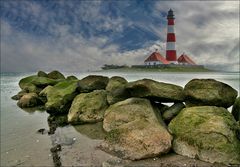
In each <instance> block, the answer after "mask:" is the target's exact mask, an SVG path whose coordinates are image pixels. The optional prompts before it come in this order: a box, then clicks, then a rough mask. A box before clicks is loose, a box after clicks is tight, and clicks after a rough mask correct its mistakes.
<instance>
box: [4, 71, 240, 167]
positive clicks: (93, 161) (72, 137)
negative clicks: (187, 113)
mask: <svg viewBox="0 0 240 167" xmlns="http://www.w3.org/2000/svg"><path fill="white" fill-rule="evenodd" d="M35 74H36V73H1V111H0V116H1V132H0V133H1V145H0V146H1V147H0V151H1V161H0V162H1V163H0V166H54V163H53V159H54V157H53V154H52V152H51V148H52V147H53V146H54V145H56V143H57V144H61V146H62V148H61V151H59V152H58V156H59V159H60V160H61V164H62V165H63V166H101V165H102V164H105V165H106V164H107V162H109V161H111V160H113V161H115V162H118V161H120V160H119V159H118V158H117V157H114V156H113V155H110V154H108V153H105V152H103V151H101V150H99V149H98V148H97V146H98V145H99V143H101V142H102V141H103V139H104V132H103V130H102V124H101V123H97V124H90V125H75V126H72V125H67V126H63V127H58V128H57V129H56V131H55V134H52V135H48V134H47V133H45V134H41V133H38V130H39V129H46V130H47V129H49V125H48V122H47V118H48V116H49V114H48V113H47V112H45V111H44V110H40V109H21V108H19V107H18V106H17V101H14V100H12V99H11V97H12V96H13V95H16V94H17V93H18V92H19V91H20V88H19V86H18V82H19V80H20V79H21V78H24V77H26V76H29V75H35ZM63 74H64V75H65V76H69V75H74V76H76V77H77V78H78V79H81V78H83V77H85V76H87V75H104V76H108V77H112V76H121V77H124V78H125V79H127V80H128V81H129V82H130V81H135V80H138V79H143V78H148V79H153V80H156V81H160V82H166V83H172V84H177V85H180V86H183V87H184V85H186V84H187V83H188V82H189V81H190V80H191V79H194V78H212V79H215V80H218V81H221V82H224V83H226V84H228V85H230V86H231V87H233V88H234V89H236V90H237V91H238V94H239V92H240V78H239V76H240V73H239V72H235V73H231V72H198V73H191V72H187V73H178V72H171V73H168V72H107V71H101V72H82V73H69V72H65V73H64V72H63ZM229 111H231V108H229Z"/></svg>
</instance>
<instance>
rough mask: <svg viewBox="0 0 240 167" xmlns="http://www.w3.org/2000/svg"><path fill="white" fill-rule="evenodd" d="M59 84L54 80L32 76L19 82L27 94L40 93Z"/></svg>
mask: <svg viewBox="0 0 240 167" xmlns="http://www.w3.org/2000/svg"><path fill="white" fill-rule="evenodd" d="M58 82H59V81H57V80H54V79H49V78H46V77H38V76H37V75H32V76H28V77H25V78H23V79H21V80H20V81H19V86H20V88H21V89H22V90H25V91H27V92H35V93H39V92H40V91H41V90H42V89H43V88H44V87H46V86H48V85H55V84H57V83H58Z"/></svg>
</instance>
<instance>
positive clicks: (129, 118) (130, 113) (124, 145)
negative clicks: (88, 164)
mask: <svg viewBox="0 0 240 167" xmlns="http://www.w3.org/2000/svg"><path fill="white" fill-rule="evenodd" d="M160 119H161V118H160V117H159V114H158V111H157V108H155V107H153V106H152V105H151V103H150V101H149V100H147V99H141V98H129V99H126V100H124V101H121V102H118V103H115V104H113V105H112V106H110V107H109V108H108V109H107V110H106V112H105V116H104V121H103V128H104V130H105V131H107V136H106V138H105V141H104V142H103V143H102V144H101V146H100V148H101V149H102V150H104V151H106V152H111V153H113V154H116V155H117V156H119V157H121V158H124V159H131V160H138V159H143V158H149V157H155V156H158V155H160V154H163V153H167V152H168V151H169V150H170V148H171V140H172V136H171V135H170V134H169V133H168V131H167V129H166V128H165V127H164V126H163V125H162V124H161V123H160V122H162V121H160Z"/></svg>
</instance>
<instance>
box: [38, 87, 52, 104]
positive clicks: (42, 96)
mask: <svg viewBox="0 0 240 167" xmlns="http://www.w3.org/2000/svg"><path fill="white" fill-rule="evenodd" d="M52 88H53V86H51V85H49V86H47V87H45V88H44V89H43V90H42V91H41V92H40V93H39V98H40V99H41V100H42V102H43V103H44V104H45V103H46V102H47V94H48V93H49V92H50V91H51V89H52Z"/></svg>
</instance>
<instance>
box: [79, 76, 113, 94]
mask: <svg viewBox="0 0 240 167" xmlns="http://www.w3.org/2000/svg"><path fill="white" fill-rule="evenodd" d="M108 81H109V78H108V77H105V76H100V75H89V76H87V77H85V78H83V79H81V80H80V81H79V82H78V91H79V92H82V93H88V92H92V91H93V90H101V89H105V88H106V86H107V84H108Z"/></svg>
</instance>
